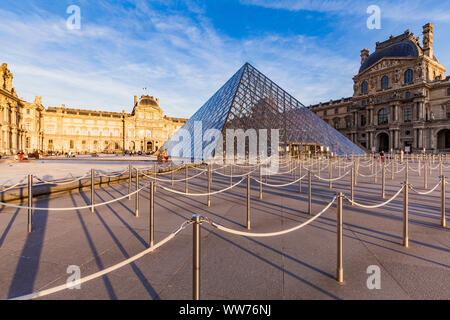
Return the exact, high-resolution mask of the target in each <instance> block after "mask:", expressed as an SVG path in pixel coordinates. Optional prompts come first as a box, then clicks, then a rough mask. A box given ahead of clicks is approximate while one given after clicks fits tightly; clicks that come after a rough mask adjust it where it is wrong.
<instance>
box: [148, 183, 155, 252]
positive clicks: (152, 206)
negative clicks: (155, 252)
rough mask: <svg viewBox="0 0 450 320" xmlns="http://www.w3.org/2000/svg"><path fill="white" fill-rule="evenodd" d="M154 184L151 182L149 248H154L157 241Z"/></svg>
mask: <svg viewBox="0 0 450 320" xmlns="http://www.w3.org/2000/svg"><path fill="white" fill-rule="evenodd" d="M154 184H155V183H154V182H150V216H149V229H150V230H149V232H150V235H149V241H148V246H149V248H151V247H153V244H154V241H155V189H154V186H153V185H154Z"/></svg>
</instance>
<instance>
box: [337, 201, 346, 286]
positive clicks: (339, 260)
mask: <svg viewBox="0 0 450 320" xmlns="http://www.w3.org/2000/svg"><path fill="white" fill-rule="evenodd" d="M342 198H343V195H342V193H339V194H338V196H337V219H336V224H337V276H336V280H337V282H339V283H343V282H344V264H343V260H344V259H343V241H342Z"/></svg>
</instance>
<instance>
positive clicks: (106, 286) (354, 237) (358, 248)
mask: <svg viewBox="0 0 450 320" xmlns="http://www.w3.org/2000/svg"><path fill="white" fill-rule="evenodd" d="M412 167H413V168H415V167H416V165H412ZM284 170H287V169H284ZM196 172H197V171H194V170H192V171H191V173H190V174H191V176H192V175H193V174H194V173H196ZM343 172H344V171H343ZM362 172H363V173H364V174H366V175H368V174H370V172H369V171H368V170H367V169H365V171H362ZM239 173H244V171H241V172H235V174H239ZM303 173H305V171H303ZM327 173H328V172H327V170H323V171H322V176H324V177H327ZM445 174H446V176H448V177H450V170H449V169H446V170H445ZM333 176H335V177H337V176H338V172H337V170H336V172H334V173H333ZM297 177H298V175H297ZM183 178H184V172H179V173H177V174H176V175H175V179H183ZM240 179H241V178H235V179H234V182H238V181H239V180H240ZM141 180H142V181H141V182H142V185H144V184H145V183H147V182H148V180H147V179H141ZM292 180H293V177H292V176H291V175H290V174H285V175H282V176H279V177H271V178H269V183H272V184H282V183H288V182H289V181H292ZM380 180H381V179H380V177H379V178H378V183H377V184H374V179H373V178H363V177H359V178H358V186H357V187H355V200H356V201H357V202H360V203H363V204H378V203H381V202H383V201H385V200H383V199H382V198H381V196H380V195H381V186H380ZM403 180H404V173H399V174H398V175H397V176H396V178H395V180H394V181H392V180H391V177H390V174H388V175H387V177H386V182H387V186H386V196H387V198H386V199H388V198H390V197H391V196H392V195H394V194H395V193H396V192H397V191H398V190H399V188H401V182H402V181H403ZM438 181H439V178H438V177H437V170H435V171H434V173H433V176H431V177H429V183H428V185H429V189H430V188H431V187H434V186H435V185H436V184H437V183H438ZM410 182H411V183H412V184H413V185H414V186H416V187H417V188H418V189H419V190H421V191H424V190H423V177H419V176H418V174H417V173H416V172H411V173H410ZM163 185H165V186H167V187H169V188H171V184H170V183H163ZM229 185H230V180H229V178H227V177H223V176H220V175H218V174H214V175H213V185H212V191H214V190H220V189H223V188H226V187H227V186H229ZM349 185H350V177H349V176H346V177H345V178H344V179H342V180H340V181H338V182H335V183H333V189H332V190H330V189H329V186H328V183H327V182H324V181H318V180H317V179H314V180H313V193H312V194H313V197H312V199H313V201H312V204H313V210H312V212H313V214H316V213H318V212H320V211H321V210H322V209H323V208H324V207H325V206H326V205H327V204H328V203H329V202H330V201H331V200H332V199H333V197H334V196H335V194H336V192H344V193H345V194H347V195H349ZM184 186H185V184H184V182H177V183H175V186H174V189H176V190H179V191H184ZM447 189H450V187H447ZM206 191H207V190H206V175H205V174H203V175H201V176H199V177H197V178H194V179H192V180H190V181H189V192H192V193H205V192H206ZM127 192H128V184H126V183H123V184H111V185H109V186H105V187H102V189H97V190H96V199H97V200H96V201H97V203H99V202H103V201H108V200H111V199H114V198H117V197H119V196H122V195H124V194H127ZM258 192H259V185H258V184H257V183H256V182H252V202H251V225H252V230H251V232H255V233H260V232H274V231H280V230H285V229H288V228H291V227H294V226H296V225H298V224H300V223H302V222H305V221H307V220H308V219H310V218H311V216H310V215H308V214H307V200H308V198H307V183H306V180H305V182H304V183H303V188H302V193H299V192H298V184H295V185H292V186H289V187H286V188H269V187H264V198H263V200H259V197H258ZM447 197H448V192H447ZM211 199H212V205H211V207H209V208H208V207H207V206H206V197H197V198H194V197H187V196H182V195H176V194H173V193H169V192H168V191H164V190H162V189H161V188H158V189H157V192H156V198H155V230H156V235H155V242H158V241H160V240H161V239H163V238H165V237H166V236H167V235H169V234H170V233H171V232H172V231H173V230H174V229H176V228H177V227H179V226H180V225H181V224H182V223H183V222H184V221H186V220H189V219H191V217H192V215H193V214H201V215H203V216H205V217H207V218H209V219H211V220H213V221H214V222H217V223H219V224H221V225H223V226H226V227H229V228H232V229H235V230H239V231H246V228H245V223H246V183H245V181H244V182H243V183H241V184H240V185H239V186H237V187H235V188H233V189H232V190H230V191H228V192H225V193H222V194H219V195H214V196H212V197H211ZM440 199H441V193H440V187H439V188H438V189H437V190H436V191H435V192H433V193H432V194H431V195H418V194H414V193H412V192H411V194H410V203H409V210H410V221H409V222H410V223H409V237H410V247H409V248H404V247H403V246H402V230H403V229H402V228H403V227H402V194H401V195H400V196H399V197H398V198H396V199H395V200H393V201H392V202H391V203H389V204H388V205H386V206H384V207H382V208H379V209H361V208H357V207H352V206H350V205H349V203H348V202H347V201H345V202H344V240H343V248H344V280H345V283H344V284H342V285H340V284H338V283H337V282H336V280H335V276H336V205H335V204H333V206H332V207H331V208H330V209H329V210H328V211H327V212H325V213H324V214H323V215H322V216H321V217H320V218H318V219H317V220H315V221H314V222H312V223H311V224H310V225H308V226H306V227H304V228H302V229H300V230H298V231H295V232H292V233H289V234H287V235H284V236H279V237H270V238H246V237H241V236H236V235H231V234H228V233H224V232H222V231H219V230H218V229H215V228H213V227H211V225H209V224H207V223H205V224H204V225H203V227H202V235H201V246H202V248H201V268H202V269H201V298H202V299H264V300H265V299H274V300H278V299H299V300H300V299H301V300H303V299H333V300H340V299H450V286H449V284H450V282H449V279H450V230H449V229H443V228H442V227H441V226H440V224H441V220H440ZM19 203H20V202H15V204H19ZM89 203H90V192H89V191H83V192H79V191H74V192H71V193H65V194H59V195H54V196H50V197H41V198H38V199H35V201H34V205H35V206H36V207H45V208H46V207H49V208H50V207H67V208H69V207H75V206H83V205H86V204H89ZM22 205H26V200H25V201H23V203H22ZM447 206H450V203H449V202H448V201H447ZM447 211H449V210H447ZM447 214H448V212H447ZM148 238H149V191H148V189H144V190H143V191H142V193H141V195H140V212H139V217H138V218H137V217H135V215H134V199H132V200H131V201H130V200H128V199H125V200H123V201H120V202H116V203H112V204H110V205H106V206H102V207H99V208H98V209H97V211H96V213H95V214H92V213H91V212H90V211H89V210H80V211H61V212H49V211H36V212H35V213H34V230H33V232H32V233H31V234H27V210H23V209H14V208H7V207H0V299H8V298H14V297H17V296H20V295H24V294H29V293H32V292H37V291H41V290H45V289H49V288H52V287H55V286H58V285H62V284H65V283H66V280H67V278H68V277H69V276H70V274H68V273H67V268H68V266H70V265H76V266H79V267H80V270H81V276H82V277H85V276H88V275H91V274H93V273H95V272H97V271H99V270H103V269H105V268H107V267H110V266H112V265H115V264H117V263H120V262H122V261H123V260H125V259H127V258H130V257H132V256H134V255H136V254H138V253H140V252H142V251H143V250H145V249H146V248H147V246H148ZM372 265H375V266H378V267H379V268H380V269H381V289H380V290H369V289H368V288H367V284H366V282H367V279H368V277H369V276H370V275H369V274H367V268H368V267H369V266H372ZM191 298H192V226H188V227H187V228H186V229H185V230H183V231H182V232H181V233H180V234H178V235H177V236H176V237H175V238H174V239H172V240H171V241H169V242H168V243H167V244H165V245H164V246H162V247H161V248H159V249H157V250H156V251H155V252H154V253H151V254H149V255H146V256H144V257H142V258H141V259H139V260H137V261H136V262H134V263H132V264H130V265H127V266H125V267H123V268H121V269H118V270H116V271H113V272H111V273H109V274H107V275H105V276H103V277H100V278H97V279H94V280H92V281H89V282H87V283H84V284H82V285H81V289H80V290H64V291H61V292H58V293H55V294H52V295H49V296H46V297H43V298H42V299H191Z"/></svg>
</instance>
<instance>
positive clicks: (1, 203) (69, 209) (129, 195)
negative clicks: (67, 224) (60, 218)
mask: <svg viewBox="0 0 450 320" xmlns="http://www.w3.org/2000/svg"><path fill="white" fill-rule="evenodd" d="M148 187H149V184H148V185H146V186H143V187H142V188H140V189H138V190H136V191H134V192H132V193H129V194H127V195H124V196H122V197H120V198H117V199H113V200H110V201H107V202H103V203H98V204H94V205H87V206H81V207H72V208H39V207H27V206H18V205H15V204H10V203H5V202H0V205H2V206H5V207H11V208H16V209H26V210H35V211H75V210H85V209H91V208H96V207H100V206H105V205H108V204H111V203H114V202H117V201H120V200H123V199H125V198H128V197H131V196H133V195H135V194H136V193H139V192H141V191H142V190H144V189H145V188H148Z"/></svg>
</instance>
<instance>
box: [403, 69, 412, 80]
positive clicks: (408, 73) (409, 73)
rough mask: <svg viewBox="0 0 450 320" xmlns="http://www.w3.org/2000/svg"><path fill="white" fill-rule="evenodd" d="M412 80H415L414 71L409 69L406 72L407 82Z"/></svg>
mask: <svg viewBox="0 0 450 320" xmlns="http://www.w3.org/2000/svg"><path fill="white" fill-rule="evenodd" d="M412 82H414V71H412V70H411V69H408V70H406V72H405V83H412Z"/></svg>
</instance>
